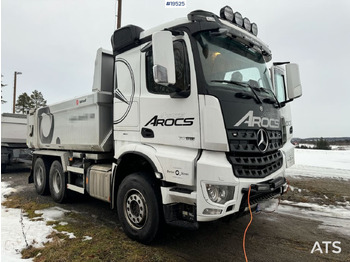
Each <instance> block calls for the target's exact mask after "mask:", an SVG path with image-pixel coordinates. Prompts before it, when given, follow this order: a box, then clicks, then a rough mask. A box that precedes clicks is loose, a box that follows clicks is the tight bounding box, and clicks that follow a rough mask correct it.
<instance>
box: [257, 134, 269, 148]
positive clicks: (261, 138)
mask: <svg viewBox="0 0 350 262" xmlns="http://www.w3.org/2000/svg"><path fill="white" fill-rule="evenodd" d="M257 145H258V148H259V150H260V151H261V152H265V151H266V150H267V148H268V147H269V135H268V134H267V132H266V130H265V129H259V131H258V133H257Z"/></svg>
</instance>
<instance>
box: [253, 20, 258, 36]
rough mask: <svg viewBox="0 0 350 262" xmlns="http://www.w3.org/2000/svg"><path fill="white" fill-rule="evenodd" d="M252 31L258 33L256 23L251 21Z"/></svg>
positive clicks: (254, 33)
mask: <svg viewBox="0 0 350 262" xmlns="http://www.w3.org/2000/svg"><path fill="white" fill-rule="evenodd" d="M252 33H253V35H255V36H257V35H258V26H257V25H256V23H252Z"/></svg>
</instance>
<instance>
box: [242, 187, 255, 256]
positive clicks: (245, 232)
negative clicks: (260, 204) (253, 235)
mask: <svg viewBox="0 0 350 262" xmlns="http://www.w3.org/2000/svg"><path fill="white" fill-rule="evenodd" d="M251 189H252V187H251V186H249V190H248V208H249V213H250V221H249V223H248V225H247V227H246V229H245V231H244V235H243V251H244V257H245V261H246V262H248V258H247V253H246V252H245V236H246V234H247V231H248V228H249V226H250V224H251V223H252V221H253V213H252V209H251V208H250V190H251Z"/></svg>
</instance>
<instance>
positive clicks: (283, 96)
mask: <svg viewBox="0 0 350 262" xmlns="http://www.w3.org/2000/svg"><path fill="white" fill-rule="evenodd" d="M271 73H272V74H271V75H272V83H273V88H274V92H275V95H276V97H277V99H278V101H279V102H284V101H287V100H288V99H289V98H288V95H287V88H286V74H285V69H284V67H283V66H273V67H272V68H271ZM280 113H281V117H282V128H283V142H285V144H284V146H283V148H282V151H283V153H284V155H285V157H286V167H287V168H288V167H291V166H292V165H294V162H295V160H294V146H293V145H292V143H291V140H292V138H293V125H292V113H291V108H290V103H286V105H285V106H284V107H282V108H281V109H280Z"/></svg>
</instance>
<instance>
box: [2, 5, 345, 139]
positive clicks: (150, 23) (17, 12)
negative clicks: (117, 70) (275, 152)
mask: <svg viewBox="0 0 350 262" xmlns="http://www.w3.org/2000/svg"><path fill="white" fill-rule="evenodd" d="M225 5H229V6H231V7H232V8H233V9H234V10H235V11H239V12H240V13H241V14H242V15H243V17H245V16H246V17H248V18H249V19H250V21H252V22H256V23H257V25H258V27H259V34H258V37H259V38H260V39H262V40H263V41H264V42H265V43H267V44H268V45H269V47H270V49H271V50H272V60H273V61H291V62H294V63H298V64H299V67H300V75H301V81H302V87H303V96H302V97H301V98H299V99H297V100H295V101H293V102H292V104H291V107H292V114H293V127H294V137H301V138H306V137H321V136H323V137H343V136H347V137H349V136H350V121H349V119H350V117H349V114H350V81H349V80H348V75H350V73H349V69H350V65H349V59H350V55H349V52H348V50H347V49H346V48H348V47H349V46H350V34H349V28H350V16H349V14H350V1H348V0H308V1H305V0H293V1H291V0H289V1H287V0H285V1H281V0H264V1H262V0H235V1H223V0H218V1H211V0H186V8H177V9H175V8H165V0H148V1H145V0H144V1H142V0H124V1H123V7H122V26H123V25H128V24H135V25H138V26H140V27H142V28H144V29H149V28H152V27H154V26H157V25H159V24H161V23H164V22H167V21H171V20H174V19H176V18H179V17H186V16H187V14H188V13H189V12H191V11H193V10H197V9H202V10H207V11H210V12H213V13H216V14H219V11H220V9H221V7H223V6H225ZM115 12H116V0H1V74H2V75H3V77H2V83H3V84H7V86H6V87H4V88H3V92H2V95H3V99H4V100H6V101H7V103H6V104H3V105H2V106H1V109H2V112H12V100H13V84H14V72H15V71H19V72H22V75H18V76H17V96H18V95H19V94H22V93H23V92H27V93H28V94H31V93H32V91H34V90H38V91H40V92H41V93H42V94H43V96H44V98H45V99H46V100H47V102H48V104H52V103H57V102H60V101H64V100H69V99H71V98H73V97H76V96H81V95H85V94H88V93H90V92H91V88H92V83H93V72H94V61H95V56H96V51H97V49H98V48H100V47H103V48H104V49H107V50H111V44H110V38H111V35H112V34H113V32H114V29H115V24H116V22H115Z"/></svg>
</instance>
